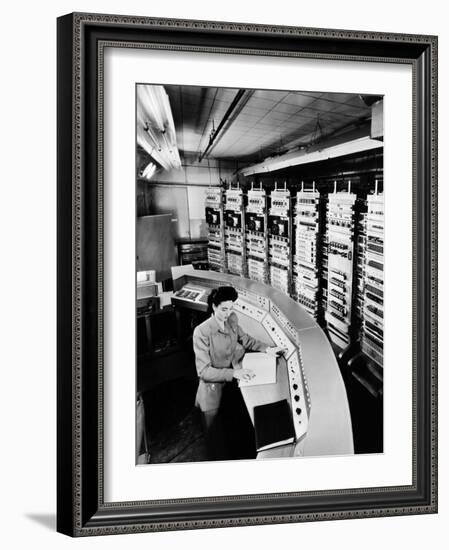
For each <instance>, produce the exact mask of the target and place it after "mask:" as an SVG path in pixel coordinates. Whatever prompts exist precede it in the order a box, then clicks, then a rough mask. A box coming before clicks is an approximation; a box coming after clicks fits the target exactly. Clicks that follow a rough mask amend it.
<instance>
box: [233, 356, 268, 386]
mask: <svg viewBox="0 0 449 550" xmlns="http://www.w3.org/2000/svg"><path fill="white" fill-rule="evenodd" d="M242 367H243V368H244V369H249V370H252V371H253V373H254V374H255V376H254V378H252V379H251V380H240V381H239V387H240V388H248V387H250V386H262V385H263V384H276V357H274V356H273V355H268V353H261V352H256V353H247V354H246V355H245V357H244V358H243V361H242Z"/></svg>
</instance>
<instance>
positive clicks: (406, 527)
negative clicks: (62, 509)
mask: <svg viewBox="0 0 449 550" xmlns="http://www.w3.org/2000/svg"><path fill="white" fill-rule="evenodd" d="M255 6H257V7H255ZM443 7H444V3H443V2H437V1H435V0H429V1H428V2H427V3H426V4H425V7H423V3H422V1H419V2H418V1H416V0H415V1H413V0H411V1H410V2H407V3H405V4H400V3H397V4H395V3H392V2H391V1H387V0H378V1H377V2H376V3H375V4H371V5H365V4H361V3H360V2H359V1H356V0H345V1H341V2H334V1H332V0H323V1H322V2H319V3H291V2H289V1H288V0H277V1H276V2H268V0H262V1H261V2H258V3H257V4H254V3H252V2H246V3H244V2H242V1H241V0H227V1H226V2H206V1H204V0H203V1H199V0H190V1H189V2H181V0H172V1H171V2H165V3H155V2H152V3H148V2H147V1H143V0H129V1H128V2H126V3H124V2H120V1H118V0H108V2H105V1H103V0H90V1H89V2H83V1H82V0H81V1H78V2H74V1H73V0H71V1H67V0H61V1H60V2H58V3H53V4H51V3H46V4H45V3H39V4H36V3H32V2H27V3H25V4H24V3H17V2H16V3H11V2H10V3H7V4H6V5H5V7H4V8H3V20H4V22H5V24H4V25H3V29H2V33H1V38H0V40H2V50H3V52H5V53H7V55H4V56H3V60H2V78H3V84H4V85H3V86H2V87H1V91H0V93H1V94H2V97H1V99H2V101H1V105H2V106H3V107H4V108H3V110H2V137H3V139H2V145H3V147H2V150H3V151H4V152H5V154H4V155H3V157H2V164H1V169H2V183H3V185H2V200H1V202H0V208H1V215H0V224H1V235H2V260H3V261H2V269H1V271H0V277H1V284H0V292H1V301H0V303H1V304H2V314H3V315H2V336H3V338H2V346H1V348H0V349H1V356H0V357H1V364H2V367H3V368H2V385H1V387H2V398H1V399H0V406H1V418H2V450H3V452H2V456H1V460H2V466H1V469H0V472H1V476H2V478H1V479H2V484H1V487H2V498H1V506H2V515H1V517H2V532H1V539H2V543H3V545H4V547H5V548H8V549H14V548H33V547H36V548H47V549H48V550H51V549H58V550H65V549H66V548H75V547H76V548H77V549H80V548H82V549H85V548H101V549H108V550H110V549H114V548H124V547H126V548H130V549H133V548H136V549H137V548H142V547H143V546H150V547H151V548H152V549H153V550H155V549H162V548H172V547H173V548H175V547H179V548H182V549H186V550H187V549H189V550H190V549H194V548H195V549H196V550H197V549H206V548H207V549H209V550H210V549H211V548H213V549H214V550H218V549H222V548H223V549H225V548H227V549H229V548H233V547H235V548H249V547H250V546H251V547H257V548H259V549H271V548H278V547H279V546H280V545H285V546H286V547H294V548H296V547H297V546H298V547H301V548H307V550H311V549H318V548H331V547H332V548H341V547H344V548H345V549H347V550H356V549H357V550H359V549H360V548H363V549H364V550H371V549H376V550H379V549H387V548H390V547H391V546H393V545H397V544H400V546H401V547H402V548H407V549H416V550H417V549H420V550H421V549H422V548H428V547H429V548H436V549H438V548H443V547H445V545H447V533H448V527H447V525H448V521H449V506H448V498H449V483H448V481H449V474H448V468H447V466H446V465H447V464H448V463H449V429H448V418H449V404H448V400H447V399H445V398H444V397H445V395H446V393H447V392H449V371H448V369H447V368H445V367H446V365H447V357H446V354H445V351H446V350H445V347H444V336H445V335H446V334H447V333H448V329H449V325H448V321H447V316H446V315H445V313H446V311H447V309H448V306H449V301H448V291H447V285H446V284H445V281H446V280H447V272H446V269H448V268H449V263H448V247H447V246H446V242H445V237H446V235H448V234H449V216H447V215H445V205H447V204H449V192H448V190H449V186H448V185H447V182H448V181H449V170H448V164H447V162H446V159H445V151H447V150H449V140H448V129H447V122H445V123H444V124H441V130H440V151H441V158H442V162H441V163H440V181H441V182H442V183H441V185H440V205H441V206H440V209H441V214H442V215H441V216H440V219H441V222H440V235H441V251H440V266H441V267H440V269H441V277H440V280H441V285H440V286H441V289H440V311H442V312H443V315H441V319H440V323H441V325H440V330H441V334H442V335H443V338H441V352H440V355H441V358H440V365H441V369H440V388H441V396H442V398H441V400H440V447H439V448H440V487H441V490H440V493H441V496H440V514H439V515H438V516H436V515H432V516H408V517H397V518H376V519H369V520H349V521H333V522H325V523H308V524H302V525H297V524H291V525H277V526H265V527H247V528H234V529H222V530H220V531H217V530H205V531H189V532H182V533H179V532H178V533H156V534H152V535H149V534H144V535H131V536H128V535H126V536H117V537H107V538H106V537H103V538H94V539H85V540H77V541H74V540H71V539H68V538H66V537H63V536H62V535H58V534H56V533H55V532H54V529H55V519H54V513H55V490H56V489H55V426H56V418H55V332H56V318H55V288H56V279H55V269H56V263H55V262H56V259H55V258H56V256H55V224H56V218H55V213H56V195H55V166H56V164H55V162H56V161H55V151H56V143H55V124H56V122H55V106H56V96H55V93H56V85H55V77H56V64H55V59H56V51H55V44H56V39H55V30H56V27H55V25H56V23H55V18H56V17H57V16H58V15H62V14H64V13H67V12H70V11H73V10H78V11H83V10H85V11H92V12H109V13H128V14H137V15H153V16H165V17H177V18H198V19H215V20H220V19H222V20H230V21H236V20H237V21H244V22H245V21H247V22H259V23H267V24H289V25H298V26H301V25H302V26H315V27H333V28H344V29H348V28H352V29H364V30H374V31H377V30H378V31H398V32H405V33H407V32H410V33H429V34H440V45H439V49H440V59H441V60H442V62H441V63H440V75H439V78H440V98H441V102H440V103H441V104H440V113H441V120H442V121H448V120H449V112H448V103H447V100H446V98H447V97H449V85H448V84H449V83H448V76H449V69H448V64H447V59H448V55H449V34H448V31H447V16H445V15H444V13H446V10H444V11H443ZM25 151H26V154H25V155H24V152H25ZM24 159H26V160H27V164H26V165H23V162H24ZM19 188H20V193H19V192H18V191H19ZM19 203H20V207H19ZM24 258H26V260H27V261H26V263H24ZM443 275H444V276H443ZM236 469H238V465H236ZM443 537H444V538H445V540H446V543H443V542H442V540H444V539H443Z"/></svg>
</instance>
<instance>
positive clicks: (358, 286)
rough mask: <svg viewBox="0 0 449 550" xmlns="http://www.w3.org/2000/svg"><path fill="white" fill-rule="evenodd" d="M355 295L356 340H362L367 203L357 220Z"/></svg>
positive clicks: (363, 205)
mask: <svg viewBox="0 0 449 550" xmlns="http://www.w3.org/2000/svg"><path fill="white" fill-rule="evenodd" d="M354 256H355V260H354V261H355V270H354V272H355V293H354V308H353V317H354V338H355V339H358V340H361V337H362V332H363V304H364V301H365V299H364V292H365V281H366V271H365V265H366V201H361V210H360V212H359V215H358V219H357V231H356V241H355V253H354Z"/></svg>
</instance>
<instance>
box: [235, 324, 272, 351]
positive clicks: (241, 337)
mask: <svg viewBox="0 0 449 550" xmlns="http://www.w3.org/2000/svg"><path fill="white" fill-rule="evenodd" d="M237 339H238V341H239V342H240V344H242V346H243V347H244V348H245V350H246V351H266V350H267V349H268V348H269V347H270V346H268V345H267V344H264V343H263V342H261V341H260V340H257V339H256V338H253V337H252V336H250V335H249V334H246V332H244V331H243V330H242V328H241V327H240V325H239V324H237Z"/></svg>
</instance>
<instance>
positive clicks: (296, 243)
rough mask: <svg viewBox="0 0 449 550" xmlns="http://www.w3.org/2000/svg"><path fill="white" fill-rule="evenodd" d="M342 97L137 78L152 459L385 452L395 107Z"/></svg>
mask: <svg viewBox="0 0 449 550" xmlns="http://www.w3.org/2000/svg"><path fill="white" fill-rule="evenodd" d="M335 88H336V90H335V92H332V93H331V92H323V91H319V90H307V89H303V90H275V89H270V90H268V89H248V88H241V89H239V88H224V87H223V88H219V87H201V86H187V85H177V84H170V85H168V84H163V85H162V84H159V83H157V82H156V83H153V82H141V83H137V84H136V90H135V94H136V96H135V97H136V111H135V112H136V120H135V130H136V134H135V135H136V144H135V151H136V187H135V189H136V195H135V198H136V225H135V228H136V289H135V290H136V426H135V431H136V464H138V465H145V464H162V463H164V464H166V463H187V462H202V461H217V460H218V461H225V460H254V459H257V460H259V459H270V458H284V457H285V458H290V459H297V460H300V459H301V457H323V456H351V455H355V454H373V453H378V454H379V453H383V451H384V418H383V397H384V384H383V351H384V342H383V329H384V185H383V182H384V179H383V166H384V162H383V160H384V141H383V136H384V131H383V129H384V120H383V117H384V113H383V102H384V101H383V100H384V98H383V96H381V95H372V94H364V93H363V83H361V87H360V90H355V91H354V92H353V93H339V92H338V86H337V84H336V86H335ZM386 147H388V143H387V144H386ZM386 391H388V388H386Z"/></svg>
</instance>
